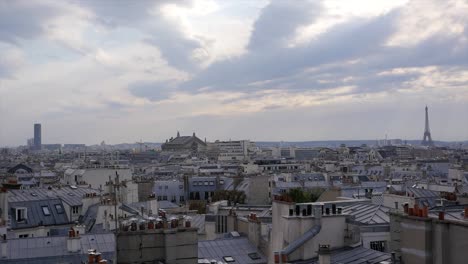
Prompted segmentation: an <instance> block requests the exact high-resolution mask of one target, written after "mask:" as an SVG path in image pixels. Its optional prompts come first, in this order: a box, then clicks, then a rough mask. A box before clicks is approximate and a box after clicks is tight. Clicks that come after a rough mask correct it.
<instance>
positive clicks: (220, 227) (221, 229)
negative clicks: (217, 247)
mask: <svg viewBox="0 0 468 264" xmlns="http://www.w3.org/2000/svg"><path fill="white" fill-rule="evenodd" d="M226 232H227V216H226V215H217V216H216V233H226Z"/></svg>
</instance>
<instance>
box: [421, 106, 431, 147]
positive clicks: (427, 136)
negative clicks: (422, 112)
mask: <svg viewBox="0 0 468 264" xmlns="http://www.w3.org/2000/svg"><path fill="white" fill-rule="evenodd" d="M421 145H423V146H434V142H432V137H431V131H430V129H429V113H428V111H427V105H426V127H425V128H424V137H423V140H422V141H421Z"/></svg>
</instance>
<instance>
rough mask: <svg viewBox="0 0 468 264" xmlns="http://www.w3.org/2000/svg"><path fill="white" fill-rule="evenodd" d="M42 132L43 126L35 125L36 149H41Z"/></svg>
mask: <svg viewBox="0 0 468 264" xmlns="http://www.w3.org/2000/svg"><path fill="white" fill-rule="evenodd" d="M41 145H42V132H41V124H34V149H41Z"/></svg>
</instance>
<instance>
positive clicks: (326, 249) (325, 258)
mask: <svg viewBox="0 0 468 264" xmlns="http://www.w3.org/2000/svg"><path fill="white" fill-rule="evenodd" d="M318 255H319V264H331V256H330V245H319V250H318Z"/></svg>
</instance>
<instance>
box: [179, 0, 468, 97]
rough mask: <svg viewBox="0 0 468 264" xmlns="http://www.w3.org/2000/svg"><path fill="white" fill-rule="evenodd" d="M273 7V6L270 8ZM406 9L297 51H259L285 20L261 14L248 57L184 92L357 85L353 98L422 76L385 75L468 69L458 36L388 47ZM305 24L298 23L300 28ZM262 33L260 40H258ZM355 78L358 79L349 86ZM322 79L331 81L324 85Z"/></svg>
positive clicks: (341, 28)
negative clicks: (267, 27)
mask: <svg viewBox="0 0 468 264" xmlns="http://www.w3.org/2000/svg"><path fill="white" fill-rule="evenodd" d="M268 8H271V7H266V9H268ZM291 10H294V9H289V11H288V12H286V13H285V14H288V15H289V16H294V15H295V14H299V16H301V14H302V13H301V11H296V12H293V11H291ZM401 10H402V9H395V10H393V11H392V12H390V13H387V14H386V15H382V16H378V17H376V18H373V19H370V20H354V21H352V22H348V23H346V24H340V25H336V26H335V27H333V28H332V29H330V30H329V31H328V32H326V33H324V34H323V35H321V36H319V37H318V38H317V39H316V40H314V41H312V42H310V43H309V44H306V45H304V46H298V47H295V48H285V47H282V46H280V45H275V42H274V40H272V41H273V45H272V46H271V47H272V48H265V49H261V48H257V47H261V46H262V45H267V43H268V36H269V35H268V34H269V33H268V32H267V33H265V34H263V35H262V34H260V33H259V32H260V28H262V27H264V25H266V24H270V25H271V27H272V28H275V27H276V26H278V24H281V22H279V21H282V20H285V19H286V18H284V17H283V19H281V20H279V21H277V22H275V21H274V20H273V19H271V18H270V16H265V15H261V16H260V17H259V21H257V22H256V23H255V26H256V28H255V29H254V33H253V35H252V38H251V40H250V46H249V47H251V49H250V50H249V52H248V53H246V54H245V55H243V56H242V57H239V58H236V59H231V60H226V61H221V62H217V63H215V64H213V65H211V66H210V67H208V68H207V69H206V70H205V71H202V72H200V73H199V74H197V75H196V76H195V78H194V79H193V80H190V81H188V82H187V83H184V84H182V85H181V88H182V89H184V90H187V91H196V90H197V89H198V88H200V87H210V89H211V90H243V91H258V90H262V89H287V90H289V91H291V92H301V91H307V90H326V89H330V88H335V87H339V86H343V85H354V86H356V87H357V89H355V91H354V93H370V92H379V91H383V90H391V89H397V88H400V87H401V86H402V85H403V84H404V83H405V82H407V81H411V80H413V79H416V78H418V77H419V76H420V73H411V74H404V75H391V76H389V75H378V73H379V72H381V71H385V70H391V69H392V68H398V67H424V66H432V65H438V66H440V67H450V66H462V67H467V66H468V50H467V49H463V48H461V49H460V48H459V47H458V49H456V45H457V43H459V39H460V36H457V35H452V36H447V35H443V36H442V35H434V36H432V37H431V38H429V39H426V40H424V41H422V42H421V43H419V44H417V45H415V46H412V47H389V46H386V45H385V43H386V42H387V40H388V39H389V37H390V36H391V35H392V34H393V33H395V29H396V28H395V25H396V22H397V21H398V19H399V18H400V17H399V16H400V12H401ZM264 13H267V11H265V12H264ZM262 20H266V21H262ZM303 21H304V20H301V19H297V20H295V23H296V26H298V25H300V24H301V23H303ZM293 24H294V23H293ZM293 24H287V25H283V27H284V28H287V29H285V30H283V29H280V30H279V33H278V34H279V35H274V34H273V35H270V36H271V37H272V38H274V39H281V36H282V34H285V35H287V32H290V31H293V29H294V28H295V27H294V25H293ZM467 26H468V25H467ZM465 31H466V30H465ZM257 32H258V34H259V35H260V37H259V36H258V35H256V34H257ZM465 34H466V32H465ZM253 47H255V48H253ZM351 60H358V63H355V64H350V63H347V62H348V61H351ZM329 65H334V66H332V67H330V66H329ZM309 68H317V69H318V70H317V71H315V72H311V73H310V72H308V71H305V70H306V69H309ZM350 76H351V77H353V79H351V80H350V81H347V82H344V79H345V78H346V77H350ZM266 80H268V83H266V84H264V85H256V86H252V85H249V84H251V83H254V82H262V81H266ZM322 80H326V81H327V82H325V83H324V82H321V81H322Z"/></svg>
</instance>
